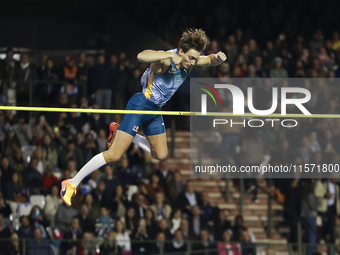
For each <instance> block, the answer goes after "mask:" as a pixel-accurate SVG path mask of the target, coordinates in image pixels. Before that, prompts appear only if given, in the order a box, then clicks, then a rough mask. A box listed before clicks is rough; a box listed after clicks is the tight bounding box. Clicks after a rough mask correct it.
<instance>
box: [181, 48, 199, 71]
mask: <svg viewBox="0 0 340 255" xmlns="http://www.w3.org/2000/svg"><path fill="white" fill-rule="evenodd" d="M178 52H179V55H180V56H181V57H182V63H181V64H182V66H183V67H184V68H191V67H193V66H194V65H196V63H197V60H198V58H199V57H200V52H198V51H197V50H194V49H190V50H188V51H187V52H186V53H184V52H183V50H182V49H179V51H178Z"/></svg>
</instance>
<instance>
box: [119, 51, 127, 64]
mask: <svg viewBox="0 0 340 255" xmlns="http://www.w3.org/2000/svg"><path fill="white" fill-rule="evenodd" d="M125 59H126V54H125V52H121V53H120V54H119V61H120V62H122V61H124V60H125Z"/></svg>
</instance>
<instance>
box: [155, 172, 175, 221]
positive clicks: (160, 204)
mask: <svg viewBox="0 0 340 255" xmlns="http://www.w3.org/2000/svg"><path fill="white" fill-rule="evenodd" d="M153 176H155V175H153ZM155 198H156V199H155V200H156V203H155V204H154V205H151V206H150V209H151V210H152V211H153V213H154V214H155V220H161V219H166V220H169V219H170V214H171V207H170V206H169V205H167V204H164V199H165V197H164V194H163V193H161V192H158V193H156V196H155Z"/></svg>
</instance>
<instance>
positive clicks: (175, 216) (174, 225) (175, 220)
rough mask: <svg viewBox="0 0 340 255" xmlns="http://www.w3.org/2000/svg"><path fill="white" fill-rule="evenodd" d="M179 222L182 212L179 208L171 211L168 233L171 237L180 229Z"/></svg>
mask: <svg viewBox="0 0 340 255" xmlns="http://www.w3.org/2000/svg"><path fill="white" fill-rule="evenodd" d="M181 221H182V211H181V209H179V208H176V209H174V210H173V211H172V216H171V220H170V222H171V229H170V233H171V234H172V235H174V234H175V231H176V230H177V229H179V228H180V226H181Z"/></svg>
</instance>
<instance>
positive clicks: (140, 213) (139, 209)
mask: <svg viewBox="0 0 340 255" xmlns="http://www.w3.org/2000/svg"><path fill="white" fill-rule="evenodd" d="M134 209H135V212H136V216H137V219H140V218H144V217H145V211H146V206H145V197H144V196H143V195H142V194H137V195H136V197H135V200H134Z"/></svg>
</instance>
